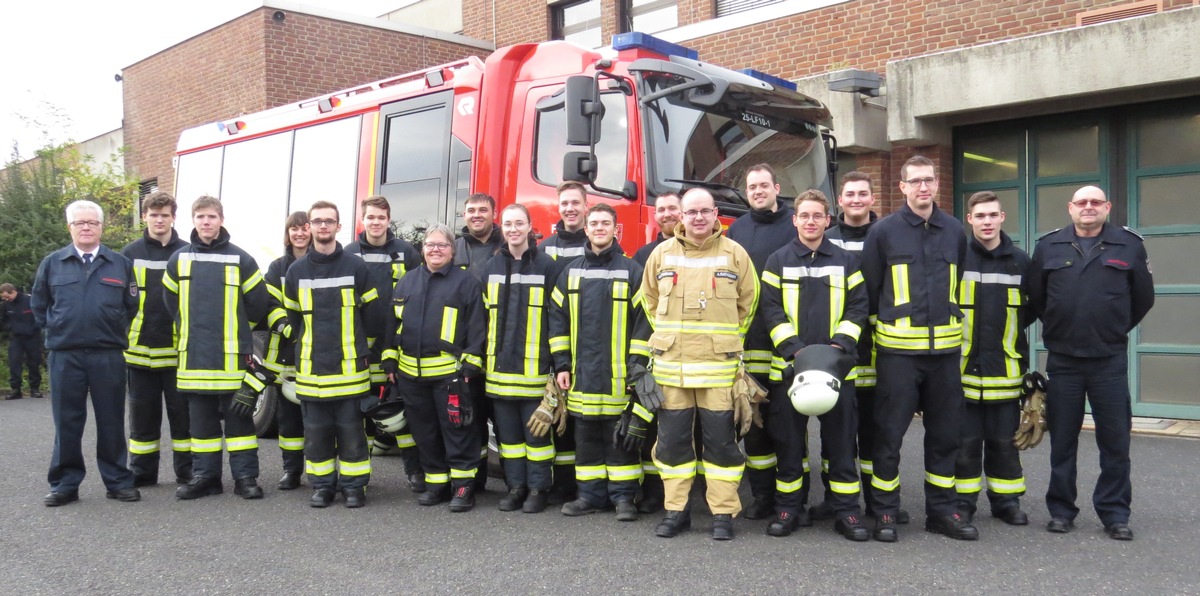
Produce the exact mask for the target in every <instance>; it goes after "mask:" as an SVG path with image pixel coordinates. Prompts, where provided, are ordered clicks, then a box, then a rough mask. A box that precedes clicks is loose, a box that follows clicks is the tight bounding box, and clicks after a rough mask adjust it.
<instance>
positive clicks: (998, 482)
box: [987, 477, 1025, 495]
mask: <svg viewBox="0 0 1200 596" xmlns="http://www.w3.org/2000/svg"><path fill="white" fill-rule="evenodd" d="M987 483H988V490H990V491H992V492H994V493H998V494H1002V495H1012V494H1020V493H1023V492H1025V478H1024V477H1021V478H1014V479H1004V478H988V479H987Z"/></svg>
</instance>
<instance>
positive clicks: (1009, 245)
mask: <svg viewBox="0 0 1200 596" xmlns="http://www.w3.org/2000/svg"><path fill="white" fill-rule="evenodd" d="M970 244H971V250H974V251H975V252H977V253H979V254H980V255H983V256H985V257H987V258H989V259H995V258H999V257H1007V256H1009V255H1011V254H1012V249H1013V241H1012V238H1009V237H1008V234H1005V233H1004V230H1000V245H999V246H997V247H996V250H988V249H987V247H986V246H984V245H983V244H981V243H980V242H979V239H978V238H976V237H975V234H971V240H970Z"/></svg>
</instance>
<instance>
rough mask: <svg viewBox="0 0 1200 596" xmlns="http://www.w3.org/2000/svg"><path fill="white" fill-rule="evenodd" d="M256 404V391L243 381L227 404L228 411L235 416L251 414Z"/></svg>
mask: <svg viewBox="0 0 1200 596" xmlns="http://www.w3.org/2000/svg"><path fill="white" fill-rule="evenodd" d="M256 405H258V392H257V391H255V390H254V389H253V388H251V387H250V386H248V385H246V384H245V383H242V386H241V387H239V388H238V390H237V393H234V394H233V401H232V402H230V404H229V411H230V412H231V413H233V414H234V415H237V416H252V415H253V414H254V407H255V406H256Z"/></svg>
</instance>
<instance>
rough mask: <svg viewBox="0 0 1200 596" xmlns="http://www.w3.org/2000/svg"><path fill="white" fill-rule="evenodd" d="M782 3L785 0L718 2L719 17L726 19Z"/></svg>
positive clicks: (724, 0)
mask: <svg viewBox="0 0 1200 596" xmlns="http://www.w3.org/2000/svg"><path fill="white" fill-rule="evenodd" d="M780 2H783V0H717V17H718V18H719V17H726V16H729V15H731V14H735V13H739V12H746V11H747V10H753V9H755V8H760V7H763V6H767V5H769V4H779V3H780Z"/></svg>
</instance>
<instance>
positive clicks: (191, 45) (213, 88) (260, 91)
mask: <svg viewBox="0 0 1200 596" xmlns="http://www.w3.org/2000/svg"><path fill="white" fill-rule="evenodd" d="M274 12H275V9H273V8H263V9H259V10H255V11H252V12H250V13H247V14H245V15H243V16H241V17H238V18H236V19H234V20H232V21H230V22H228V23H225V24H223V25H221V26H219V27H217V28H215V29H212V30H210V31H207V32H205V33H202V34H200V35H197V36H196V37H193V38H191V39H188V40H187V41H184V42H182V43H180V44H178V45H176V46H174V47H171V48H169V49H167V50H164V51H162V52H160V53H158V54H155V55H154V56H151V57H149V58H146V59H145V60H142V61H141V62H138V63H136V64H134V65H132V66H129V67H127V68H126V69H125V70H124V71H123V72H122V76H123V77H124V129H125V142H126V143H128V145H129V147H130V150H129V152H128V153H127V154H126V158H125V167H126V169H127V170H129V171H131V172H135V173H136V174H137V175H138V176H139V177H141V178H142V179H149V178H158V185H159V188H162V189H165V190H171V189H173V188H174V186H175V177H174V169H173V168H172V166H171V158H172V157H173V155H174V153H175V144H176V142H177V141H178V139H179V134H180V132H182V131H183V130H184V129H185V128H190V127H192V126H196V125H198V124H203V123H205V122H215V121H218V120H227V119H231V118H234V117H236V116H238V115H239V114H244V113H250V112H257V111H260V110H265V109H268V108H272V107H276V106H279V105H282V104H286V103H290V102H294V101H299V100H302V99H307V98H310V97H314V96H317V95H321V94H323V93H329V92H332V91H337V90H339V89H345V88H349V87H353V86H355V85H359V84H362V83H368V82H371V81H376V80H379V79H383V78H387V77H390V76H394V75H398V74H403V73H406V72H411V71H414V70H418V69H421V68H425V67H428V66H433V65H436V64H442V63H445V62H451V61H453V60H458V59H461V58H464V57H466V56H471V55H477V56H481V57H483V56H486V55H487V54H488V52H487V51H485V50H481V49H479V48H476V47H472V46H466V45H461V44H456V43H451V42H448V41H443V40H439V39H433V38H427V37H421V36H418V35H413V34H409V33H403V32H399V31H394V30H390V29H383V28H379V27H371V26H366V25H360V24H356V23H349V22H344V21H337V20H333V19H327V18H323V17H318V16H313V15H308V14H303V13H297V12H290V11H288V12H287V13H286V15H285V18H284V20H283V21H282V22H275V21H274V20H273V19H272V14H273V13H274Z"/></svg>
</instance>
